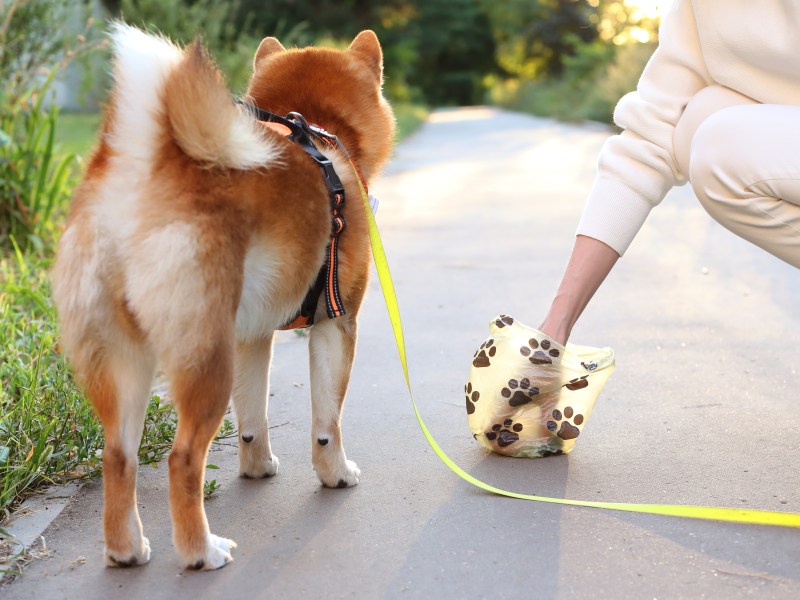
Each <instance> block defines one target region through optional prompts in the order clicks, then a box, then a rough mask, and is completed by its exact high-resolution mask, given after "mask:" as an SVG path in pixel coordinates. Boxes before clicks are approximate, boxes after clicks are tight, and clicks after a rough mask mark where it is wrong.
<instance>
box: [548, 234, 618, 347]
mask: <svg viewBox="0 0 800 600" xmlns="http://www.w3.org/2000/svg"><path fill="white" fill-rule="evenodd" d="M618 258H619V254H617V252H616V251H615V250H613V249H612V248H611V247H610V246H607V245H606V244H604V243H603V242H601V241H598V240H596V239H594V238H590V237H586V236H583V235H579V236H577V237H576V238H575V247H574V248H573V249H572V256H571V257H570V259H569V263H568V264H567V268H566V270H565V271H564V275H563V277H562V278H561V284H560V285H559V286H558V291H557V292H556V295H555V298H554V299H553V303H552V304H551V305H550V310H549V311H548V313H547V316H546V317H545V319H544V322H543V323H542V325H541V327H540V328H539V329H541V330H542V332H543V333H545V334H546V335H548V336H550V337H551V338H553V339H554V340H555V341H557V342H559V343H561V344H566V343H567V340H568V339H569V336H570V334H571V333H572V328H573V326H574V325H575V323H576V322H577V321H578V318H579V317H580V316H581V313H583V309H584V308H586V305H587V304H589V300H591V299H592V296H594V293H595V292H596V291H597V288H599V287H600V284H601V283H603V281H604V280H605V278H606V276H607V275H608V274H609V272H610V271H611V269H612V268H613V267H614V265H615V264H616V262H617V259H618Z"/></svg>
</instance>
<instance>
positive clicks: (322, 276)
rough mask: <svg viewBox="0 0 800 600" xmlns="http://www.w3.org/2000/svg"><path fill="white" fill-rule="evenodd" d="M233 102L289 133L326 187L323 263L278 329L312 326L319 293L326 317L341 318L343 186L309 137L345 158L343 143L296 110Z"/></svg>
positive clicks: (259, 118)
mask: <svg viewBox="0 0 800 600" xmlns="http://www.w3.org/2000/svg"><path fill="white" fill-rule="evenodd" d="M237 102H238V103H239V104H241V105H242V106H244V107H245V108H246V109H247V110H249V111H250V112H251V113H252V114H253V115H254V116H255V117H256V118H257V119H258V120H259V121H263V122H266V123H277V124H279V125H282V126H284V127H287V128H288V129H289V131H290V134H289V135H288V136H287V139H288V140H289V141H291V142H294V143H296V144H297V145H298V146H300V148H302V149H303V151H305V152H306V154H308V155H309V156H310V157H311V158H312V159H314V161H315V162H316V163H317V164H318V165H319V167H320V169H321V171H322V176H323V178H324V179H325V185H326V186H327V188H328V196H329V198H330V203H331V218H332V225H331V239H330V242H329V243H328V246H327V248H326V250H325V263H324V264H323V265H322V268H321V269H320V271H319V273H318V274H317V278H316V279H315V280H314V283H313V284H312V286H311V287H310V288H309V290H308V293H307V294H306V297H305V298H304V299H303V302H302V304H301V305H300V310H299V311H298V313H297V315H295V317H294V319H292V320H291V321H290V322H289V323H287V324H286V325H284V326H283V327H280V329H282V330H287V329H300V328H305V327H310V326H311V325H313V324H314V316H315V314H316V312H317V303H318V302H319V298H320V296H321V295H323V294H324V296H325V310H326V312H327V314H328V318H329V319H335V318H336V317H341V316H342V315H343V314H345V309H344V305H343V304H342V299H341V296H340V294H339V236H340V235H341V233H342V232H343V231H344V229H345V225H346V223H345V220H344V215H343V214H342V209H343V208H344V203H345V193H344V186H343V185H342V182H341V180H340V179H339V176H338V175H337V174H336V171H335V170H334V168H333V163H332V162H331V160H330V159H329V158H327V157H326V156H325V155H324V154H322V153H321V152H320V151H319V150H318V149H317V147H316V146H315V145H314V142H313V141H312V137H314V138H315V139H318V140H320V141H322V142H323V143H325V144H326V145H327V146H328V147H331V148H333V147H336V148H339V149H341V150H343V151H344V153H345V155H346V156H347V157H348V158H349V154H347V151H345V150H344V146H343V145H342V143H341V142H340V141H339V139H338V138H337V137H336V136H335V135H333V134H330V133H328V132H327V131H325V130H324V129H322V128H321V127H317V126H315V125H309V124H308V122H307V121H306V120H305V118H304V117H303V115H301V114H300V113H296V112H292V113H289V114H288V115H286V117H281V116H278V115H276V114H273V113H270V112H267V111H265V110H263V109H261V108H259V107H258V106H255V105H252V104H248V103H246V102H243V101H241V100H237Z"/></svg>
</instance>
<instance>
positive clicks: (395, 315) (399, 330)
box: [351, 161, 800, 527]
mask: <svg viewBox="0 0 800 600" xmlns="http://www.w3.org/2000/svg"><path fill="white" fill-rule="evenodd" d="M351 164H352V161H351ZM353 170H354V171H356V169H355V165H353ZM356 179H357V180H358V185H359V187H360V189H361V195H362V198H363V201H364V210H365V211H366V213H367V219H368V222H369V239H370V243H371V244H372V256H373V258H374V259H375V268H376V269H377V271H378V279H379V280H380V283H381V289H382V290H383V297H384V300H385V301H386V308H387V310H388V311H389V319H390V321H391V323H392V330H393V331H394V339H395V342H396V343H397V351H398V353H399V354H400V363H401V365H402V367H403V375H404V376H405V380H406V385H407V386H408V394H409V397H410V398H411V405H412V407H413V408H414V414H415V415H416V416H417V421H418V422H419V426H420V427H421V428H422V433H424V434H425V438H426V439H427V440H428V443H429V444H430V445H431V448H433V451H434V452H435V453H436V455H437V456H438V457H439V458H440V459H441V460H442V462H443V463H444V464H446V465H447V466H448V467H449V468H450V470H452V471H453V472H454V473H455V474H456V475H458V476H459V477H461V478H462V479H464V480H465V481H467V482H469V483H471V484H472V485H474V486H476V487H479V488H481V489H482V490H486V491H487V492H491V493H493V494H498V495H500V496H506V497H509V498H519V499H520V500H533V501H536V502H547V503H550V504H563V505H567V506H588V507H590V508H604V509H606V510H620V511H625V512H635V513H644V514H650V515H667V516H672V517H684V518H689V519H709V520H715V521H733V522H737V523H750V524H756V525H777V526H780V527H800V514H796V513H784V512H777V511H769V510H749V509H737V508H716V507H712V506H679V505H670V504H627V503H622V502H588V501H582V500H565V499H562V498H548V497H545V496H531V495H527V494H518V493H516V492H509V491H507V490H501V489H499V488H496V487H494V486H491V485H489V484H487V483H484V482H483V481H481V480H479V479H476V478H475V477H473V476H472V475H470V474H469V473H467V472H466V471H464V470H463V469H462V468H461V467H459V466H458V465H457V464H455V463H454V462H453V461H452V460H451V459H450V457H449V456H447V454H445V453H444V451H443V450H442V449H441V448H440V447H439V444H437V443H436V440H434V439H433V436H432V435H431V433H430V432H429V431H428V428H427V427H426V426H425V422H424V421H423V420H422V417H421V416H420V414H419V410H417V404H416V402H414V394H413V393H412V391H411V381H410V379H409V376H408V363H407V362H406V347H405V340H404V339H403V324H402V322H401V320H400V309H399V307H398V304H397V296H396V295H395V291H394V284H393V283H392V276H391V273H390V272H389V265H388V263H387V261H386V253H385V252H384V250H383V243H382V242H381V237H380V233H379V232H378V226H377V223H376V222H375V215H374V214H373V213H372V209H371V207H370V204H369V199H368V195H367V191H366V189H365V188H364V184H363V183H362V182H361V178H360V177H359V176H358V173H357V171H356Z"/></svg>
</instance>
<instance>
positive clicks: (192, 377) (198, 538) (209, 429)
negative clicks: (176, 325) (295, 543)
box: [169, 321, 236, 570]
mask: <svg viewBox="0 0 800 600" xmlns="http://www.w3.org/2000/svg"><path fill="white" fill-rule="evenodd" d="M229 329H230V335H227V336H226V335H224V334H223V335H216V336H212V339H215V340H216V341H215V343H213V345H211V346H210V347H208V348H207V349H206V350H205V351H203V352H202V354H201V355H200V356H196V357H193V359H192V362H191V364H188V365H185V366H184V367H182V368H171V369H170V372H169V378H170V393H171V396H172V399H173V402H174V404H175V408H176V409H177V412H178V430H177V433H176V436H175V443H174V445H173V448H172V452H171V453H170V455H169V500H170V510H171V512H172V527H173V541H174V543H175V548H176V550H177V552H178V555H179V557H180V559H181V562H182V566H184V567H185V568H190V569H205V570H210V569H218V568H219V567H222V566H224V565H225V564H227V563H229V562H230V561H231V560H233V558H232V557H231V550H232V549H233V548H235V547H236V543H235V542H233V541H232V540H228V539H225V538H221V537H218V536H216V535H214V534H212V533H211V532H210V530H209V527H208V521H207V520H206V514H205V509H204V507H203V478H204V473H205V466H206V456H207V455H208V449H209V446H210V445H211V441H212V440H213V439H214V436H215V435H216V433H217V431H219V427H220V425H221V424H222V418H223V416H224V415H225V410H226V408H227V406H228V400H229V397H230V393H231V387H232V380H233V341H232V340H233V322H232V321H231V323H230V327H229Z"/></svg>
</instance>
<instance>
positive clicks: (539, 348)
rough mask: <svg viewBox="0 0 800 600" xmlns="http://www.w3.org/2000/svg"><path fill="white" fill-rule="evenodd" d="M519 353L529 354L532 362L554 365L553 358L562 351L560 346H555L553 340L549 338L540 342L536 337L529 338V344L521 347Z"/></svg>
mask: <svg viewBox="0 0 800 600" xmlns="http://www.w3.org/2000/svg"><path fill="white" fill-rule="evenodd" d="M519 353H520V354H522V356H527V357H528V360H529V361H531V364H534V365H552V364H553V359H554V358H558V357H559V356H560V355H561V351H560V350H558V348H553V342H551V341H550V340H548V339H544V340H542V341H541V342H540V341H539V340H537V339H536V338H531V339H529V340H528V345H527V346H522V348H520V349H519Z"/></svg>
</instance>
